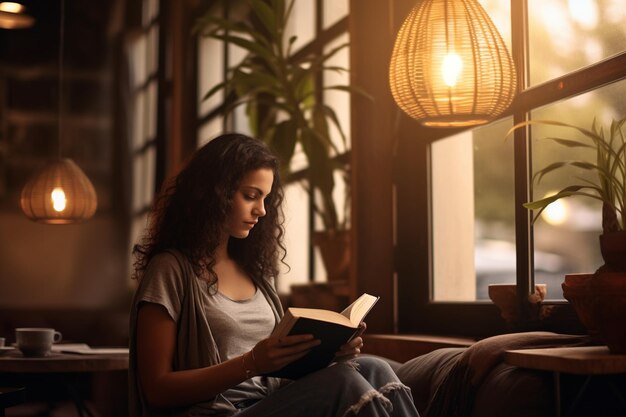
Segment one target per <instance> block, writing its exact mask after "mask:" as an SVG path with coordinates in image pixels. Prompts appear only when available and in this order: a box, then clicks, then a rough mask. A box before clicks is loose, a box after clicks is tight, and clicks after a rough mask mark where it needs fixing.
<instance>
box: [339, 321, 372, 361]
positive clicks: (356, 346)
mask: <svg viewBox="0 0 626 417" xmlns="http://www.w3.org/2000/svg"><path fill="white" fill-rule="evenodd" d="M366 328H367V325H366V324H365V322H362V323H361V325H360V326H359V330H358V332H357V334H356V335H355V336H354V337H353V338H352V339H351V340H350V341H349V342H348V343H346V344H344V345H342V346H341V347H340V348H339V352H337V353H336V354H335V360H338V361H340V360H346V359H352V358H354V357H355V356H357V355H358V354H359V353H361V349H362V348H363V338H362V337H361V335H362V334H363V332H364V331H365V329H366Z"/></svg>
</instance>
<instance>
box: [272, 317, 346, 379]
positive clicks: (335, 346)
mask: <svg viewBox="0 0 626 417" xmlns="http://www.w3.org/2000/svg"><path fill="white" fill-rule="evenodd" d="M357 331H358V329H355V328H353V327H346V326H342V325H339V324H336V323H328V322H325V321H320V320H313V319H308V318H302V317H300V318H298V321H297V322H296V323H295V324H294V326H293V328H292V329H291V331H290V332H289V334H290V335H293V334H309V333H310V334H313V335H314V336H315V338H316V339H320V341H321V343H320V344H319V345H317V346H315V347H314V348H312V349H311V351H310V352H309V353H307V354H306V355H305V356H303V357H301V358H300V359H298V360H297V361H295V362H292V363H290V364H289V365H287V366H285V367H284V368H281V369H279V370H277V371H274V372H271V373H269V374H267V376H274V377H279V378H288V379H298V378H301V377H303V376H304V375H307V374H309V373H311V372H314V371H317V370H319V369H322V368H325V367H327V366H328V365H329V364H330V363H331V362H332V360H333V358H334V357H335V354H336V353H337V352H338V351H339V348H340V347H341V345H343V344H344V343H346V342H348V341H349V340H350V339H351V338H352V336H353V335H354V334H355V333H356V332H357Z"/></svg>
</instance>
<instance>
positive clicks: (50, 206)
mask: <svg viewBox="0 0 626 417" xmlns="http://www.w3.org/2000/svg"><path fill="white" fill-rule="evenodd" d="M64 20H65V0H61V22H60V36H59V37H60V44H59V123H58V141H59V143H58V149H59V155H58V158H57V160H55V161H53V162H51V163H49V164H48V165H46V166H45V167H44V168H43V169H42V170H41V171H39V172H38V173H37V174H35V175H34V176H33V177H32V178H31V179H30V180H29V181H28V182H27V183H26V185H25V186H24V188H23V189H22V195H21V198H20V206H21V207H22V211H23V212H24V214H26V217H28V218H29V219H31V220H33V221H36V222H39V223H47V224H70V223H79V222H82V221H84V220H87V219H89V218H90V217H91V216H93V214H94V213H95V212H96V207H97V205H98V199H97V196H96V191H95V189H94V187H93V185H92V184H91V182H90V181H89V179H88V178H87V176H86V175H85V174H84V173H83V171H82V170H81V169H80V168H79V167H78V165H76V164H75V163H74V162H73V161H72V160H70V159H67V158H61V138H62V135H63V109H62V107H63V97H62V91H63V89H62V87H63V40H64V33H63V26H64Z"/></svg>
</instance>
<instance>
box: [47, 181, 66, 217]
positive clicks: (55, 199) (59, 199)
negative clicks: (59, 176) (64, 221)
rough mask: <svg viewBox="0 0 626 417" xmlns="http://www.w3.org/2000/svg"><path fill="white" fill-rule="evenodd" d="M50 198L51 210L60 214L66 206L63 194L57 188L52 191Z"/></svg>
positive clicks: (61, 190)
mask: <svg viewBox="0 0 626 417" xmlns="http://www.w3.org/2000/svg"><path fill="white" fill-rule="evenodd" d="M50 198H52V208H54V210H55V211H58V212H61V211H63V210H65V206H66V205H67V199H66V198H65V192H63V189H62V188H60V187H57V188H55V189H53V190H52V193H50Z"/></svg>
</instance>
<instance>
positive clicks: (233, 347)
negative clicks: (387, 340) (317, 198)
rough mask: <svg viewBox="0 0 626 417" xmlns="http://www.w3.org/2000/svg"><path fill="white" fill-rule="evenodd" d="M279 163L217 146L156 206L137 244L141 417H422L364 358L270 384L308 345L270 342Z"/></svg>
mask: <svg viewBox="0 0 626 417" xmlns="http://www.w3.org/2000/svg"><path fill="white" fill-rule="evenodd" d="M278 173H279V168H278V161H277V159H276V157H275V156H274V155H272V154H271V153H270V152H269V150H268V148H267V147H266V146H265V145H264V144H263V143H262V142H261V141H259V140H256V139H253V138H250V137H247V136H244V135H239V134H227V135H223V136H220V137H218V138H216V139H214V140H212V141H211V142H209V143H208V144H207V145H205V146H203V147H202V148H201V149H199V150H198V151H197V152H196V153H195V154H194V156H193V158H192V159H191V160H190V161H189V163H188V164H187V166H186V167H185V168H184V169H183V170H182V171H181V172H180V174H179V175H178V176H177V177H176V178H175V181H173V182H172V183H171V184H170V185H169V187H167V188H166V189H165V190H164V191H163V192H162V193H161V194H160V195H159V196H158V198H157V200H156V203H155V205H154V207H153V209H152V212H151V215H150V225H149V228H148V231H147V233H146V235H145V237H144V239H143V240H142V242H141V244H138V245H136V246H135V248H134V250H133V253H134V255H135V275H136V277H137V278H138V279H139V286H138V288H137V291H136V293H135V298H134V300H133V305H132V311H131V323H130V330H131V340H130V353H131V354H130V370H129V373H130V407H131V410H130V412H131V415H132V416H200V415H207V416H230V415H234V414H237V416H238V417H248V416H250V417H252V416H254V417H265V416H283V417H286V416H320V417H325V416H328V417H331V416H333V417H334V416H343V415H346V416H351V415H355V416H356V415H358V416H372V417H376V416H392V415H393V416H403V417H406V416H409V417H410V416H417V415H418V414H417V411H416V410H415V407H414V406H413V402H412V397H411V394H410V391H409V389H408V388H407V387H405V386H404V385H402V384H401V383H400V382H399V381H398V379H397V377H396V376H395V374H394V373H393V371H392V370H391V369H390V368H389V366H388V365H387V364H386V363H385V362H384V361H380V360H377V359H374V358H366V357H357V354H358V353H359V352H360V348H361V347H362V345H363V341H362V339H361V338H360V337H357V338H355V339H353V340H352V341H351V342H350V343H348V344H346V345H344V346H343V347H342V348H341V350H340V352H338V353H337V362H336V363H335V364H333V365H331V366H329V367H328V368H325V369H323V370H321V371H318V372H314V373H312V374H310V375H308V376H305V377H303V378H301V379H299V380H296V381H289V380H282V379H277V378H271V377H265V376H262V375H263V374H265V373H268V372H271V371H275V370H277V369H280V368H282V367H283V366H285V365H286V364H288V363H290V362H292V361H294V360H296V359H298V358H300V357H302V356H303V355H305V354H306V353H307V352H308V351H309V350H310V349H311V348H313V347H314V346H316V345H317V344H318V343H319V342H318V341H317V340H314V339H313V337H312V336H311V335H298V336H288V337H284V338H282V339H280V340H277V339H276V338H272V337H269V335H270V334H271V332H272V330H273V328H274V326H275V325H276V323H278V321H280V318H281V316H282V313H283V310H282V307H281V305H280V301H279V299H278V296H277V294H276V290H275V288H274V279H275V278H276V276H277V275H278V264H279V262H280V261H281V259H282V255H284V253H285V250H284V246H283V244H282V237H283V228H282V211H281V203H282V200H283V191H282V188H281V184H280V179H279V175H278Z"/></svg>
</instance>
